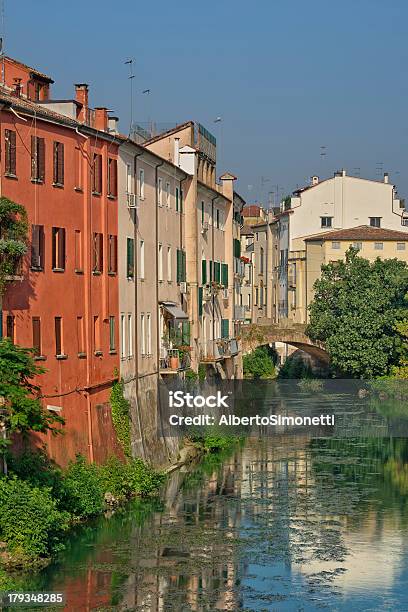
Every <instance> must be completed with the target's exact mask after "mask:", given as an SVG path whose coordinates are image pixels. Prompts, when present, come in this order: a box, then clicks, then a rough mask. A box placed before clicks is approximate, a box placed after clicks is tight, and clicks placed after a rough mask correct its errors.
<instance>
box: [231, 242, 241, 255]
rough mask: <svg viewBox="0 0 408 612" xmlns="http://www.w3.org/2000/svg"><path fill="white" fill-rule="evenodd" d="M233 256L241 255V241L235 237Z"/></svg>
mask: <svg viewBox="0 0 408 612" xmlns="http://www.w3.org/2000/svg"><path fill="white" fill-rule="evenodd" d="M233 251H234V257H238V258H239V257H241V243H240V241H239V240H238V239H237V238H234V248H233Z"/></svg>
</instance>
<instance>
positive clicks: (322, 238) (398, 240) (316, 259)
mask: <svg viewBox="0 0 408 612" xmlns="http://www.w3.org/2000/svg"><path fill="white" fill-rule="evenodd" d="M350 246H353V247H355V248H357V249H358V250H359V255H361V257H364V258H365V259H368V260H369V261H375V259H377V257H379V258H380V259H399V260H401V261H405V262H408V232H406V231H404V232H400V231H396V230H389V229H384V228H377V227H370V226H368V225H360V226H359V227H353V228H349V229H344V230H337V231H336V230H335V231H332V232H325V233H324V234H320V235H318V236H309V237H308V238H306V239H305V259H304V279H305V281H304V283H305V293H306V303H305V314H307V307H308V305H309V304H310V302H311V301H312V300H313V296H314V291H313V285H314V283H315V281H316V280H317V279H318V278H320V273H321V267H322V265H324V264H328V263H331V262H335V261H339V260H340V261H342V260H344V259H345V254H346V251H347V250H348V249H349V248H350Z"/></svg>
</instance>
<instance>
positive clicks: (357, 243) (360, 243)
mask: <svg viewBox="0 0 408 612" xmlns="http://www.w3.org/2000/svg"><path fill="white" fill-rule="evenodd" d="M353 247H354V248H355V249H358V250H359V251H361V249H362V248H363V243H362V242H353Z"/></svg>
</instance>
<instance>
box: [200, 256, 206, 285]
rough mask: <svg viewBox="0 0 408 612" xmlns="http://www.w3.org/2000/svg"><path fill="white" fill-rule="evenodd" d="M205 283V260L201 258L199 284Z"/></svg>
mask: <svg viewBox="0 0 408 612" xmlns="http://www.w3.org/2000/svg"><path fill="white" fill-rule="evenodd" d="M206 283H207V260H206V259H203V260H202V261H201V284H202V285H205V284H206Z"/></svg>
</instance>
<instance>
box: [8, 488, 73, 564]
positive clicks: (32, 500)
mask: <svg viewBox="0 0 408 612" xmlns="http://www.w3.org/2000/svg"><path fill="white" fill-rule="evenodd" d="M68 525H69V515H68V513H67V512H61V511H60V510H58V508H57V501H56V500H55V499H53V498H52V496H51V492H50V490H49V489H46V488H43V489H40V488H38V487H35V486H32V485H31V484H30V483H29V482H25V481H23V480H21V479H20V478H17V477H16V476H12V477H11V478H0V537H1V539H2V540H4V541H5V542H7V547H8V550H9V551H10V552H11V553H13V555H14V556H15V557H16V558H20V559H21V560H25V561H26V560H29V559H35V558H38V557H48V556H49V555H50V554H52V553H55V552H58V551H59V550H62V549H63V536H64V532H65V531H66V530H67V529H68Z"/></svg>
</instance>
